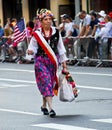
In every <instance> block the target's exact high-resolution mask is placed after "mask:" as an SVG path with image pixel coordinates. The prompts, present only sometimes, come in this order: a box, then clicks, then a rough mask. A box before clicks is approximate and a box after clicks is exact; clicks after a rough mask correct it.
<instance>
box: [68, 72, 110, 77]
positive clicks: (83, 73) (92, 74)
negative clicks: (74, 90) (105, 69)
mask: <svg viewBox="0 0 112 130" xmlns="http://www.w3.org/2000/svg"><path fill="white" fill-rule="evenodd" d="M70 73H71V74H74V75H76V74H77V75H91V76H110V77H111V76H112V74H103V73H85V72H73V71H71V72H70Z"/></svg>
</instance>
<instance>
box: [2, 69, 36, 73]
mask: <svg viewBox="0 0 112 130" xmlns="http://www.w3.org/2000/svg"><path fill="white" fill-rule="evenodd" d="M0 71H11V72H12V71H15V72H29V73H33V72H34V71H33V70H23V69H7V68H0Z"/></svg>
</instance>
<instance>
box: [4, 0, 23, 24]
mask: <svg viewBox="0 0 112 130" xmlns="http://www.w3.org/2000/svg"><path fill="white" fill-rule="evenodd" d="M2 2H3V11H4V13H3V18H4V24H5V23H6V19H7V18H16V19H17V20H19V19H20V18H21V17H22V4H21V0H2Z"/></svg>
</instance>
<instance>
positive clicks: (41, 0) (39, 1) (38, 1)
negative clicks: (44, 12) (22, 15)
mask: <svg viewBox="0 0 112 130" xmlns="http://www.w3.org/2000/svg"><path fill="white" fill-rule="evenodd" d="M42 8H47V9H50V0H29V18H30V20H32V19H33V18H34V17H35V16H36V12H37V9H42Z"/></svg>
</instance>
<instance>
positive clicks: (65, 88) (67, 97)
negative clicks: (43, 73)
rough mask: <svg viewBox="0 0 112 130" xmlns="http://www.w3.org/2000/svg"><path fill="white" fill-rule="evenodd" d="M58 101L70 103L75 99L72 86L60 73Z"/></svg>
mask: <svg viewBox="0 0 112 130" xmlns="http://www.w3.org/2000/svg"><path fill="white" fill-rule="evenodd" d="M59 99H60V101H63V102H72V101H73V100H74V99H75V96H74V93H73V89H72V85H71V84H70V83H69V82H67V79H66V76H65V75H63V74H62V73H61V74H60V75H59Z"/></svg>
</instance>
